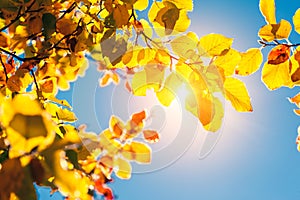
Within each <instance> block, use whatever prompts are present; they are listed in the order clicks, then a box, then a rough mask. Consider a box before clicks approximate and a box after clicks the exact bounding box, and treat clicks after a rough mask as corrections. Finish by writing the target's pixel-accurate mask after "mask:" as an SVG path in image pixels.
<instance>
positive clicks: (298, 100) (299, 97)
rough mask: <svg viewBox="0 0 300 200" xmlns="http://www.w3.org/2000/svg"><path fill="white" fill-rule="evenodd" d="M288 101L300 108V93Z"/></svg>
mask: <svg viewBox="0 0 300 200" xmlns="http://www.w3.org/2000/svg"><path fill="white" fill-rule="evenodd" d="M288 100H289V101H290V102H291V103H294V104H296V105H297V106H298V107H299V108H300V93H298V94H297V95H295V96H294V97H292V98H288Z"/></svg>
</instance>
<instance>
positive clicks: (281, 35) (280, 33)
mask: <svg viewBox="0 0 300 200" xmlns="http://www.w3.org/2000/svg"><path fill="white" fill-rule="evenodd" d="M291 31H292V25H291V24H290V22H288V21H286V20H284V19H282V20H281V21H280V23H279V28H278V30H277V31H276V39H278V40H280V39H287V38H288V37H289V36H290V33H291Z"/></svg>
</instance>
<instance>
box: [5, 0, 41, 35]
mask: <svg viewBox="0 0 300 200" xmlns="http://www.w3.org/2000/svg"><path fill="white" fill-rule="evenodd" d="M35 1H36V0H34V1H32V3H31V4H30V5H29V6H28V7H27V9H26V10H25V11H24V13H22V14H21V10H22V9H23V7H22V6H20V8H19V10H18V14H17V16H16V18H15V19H13V20H11V22H10V23H9V24H7V25H6V26H4V27H2V28H1V29H0V32H2V31H4V30H5V29H7V28H8V27H10V26H11V25H12V24H14V23H15V22H17V21H18V20H19V19H20V18H21V17H23V16H24V15H25V14H26V13H28V12H31V11H30V9H31V7H32V6H33V5H34V4H35Z"/></svg>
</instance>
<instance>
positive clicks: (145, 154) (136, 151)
mask: <svg viewBox="0 0 300 200" xmlns="http://www.w3.org/2000/svg"><path fill="white" fill-rule="evenodd" d="M130 147H131V152H132V154H133V155H134V156H133V157H134V160H135V161H136V162H138V163H145V164H146V163H150V162H151V149H150V147H148V146H147V145H146V144H144V143H141V142H135V141H133V142H131V144H130Z"/></svg>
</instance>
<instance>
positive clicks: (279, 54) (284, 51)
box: [268, 44, 290, 65]
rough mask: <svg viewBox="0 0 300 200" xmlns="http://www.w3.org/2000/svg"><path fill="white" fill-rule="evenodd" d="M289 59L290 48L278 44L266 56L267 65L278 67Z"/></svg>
mask: <svg viewBox="0 0 300 200" xmlns="http://www.w3.org/2000/svg"><path fill="white" fill-rule="evenodd" d="M289 57H290V46H288V45H285V44H280V45H277V46H276V47H274V48H273V49H272V50H271V51H270V53H269V56H268V64H272V65H278V64H280V63H284V62H285V61H287V60H288V59H289Z"/></svg>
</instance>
